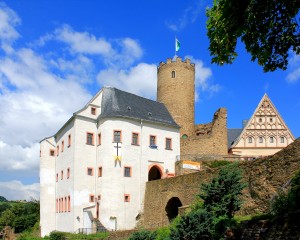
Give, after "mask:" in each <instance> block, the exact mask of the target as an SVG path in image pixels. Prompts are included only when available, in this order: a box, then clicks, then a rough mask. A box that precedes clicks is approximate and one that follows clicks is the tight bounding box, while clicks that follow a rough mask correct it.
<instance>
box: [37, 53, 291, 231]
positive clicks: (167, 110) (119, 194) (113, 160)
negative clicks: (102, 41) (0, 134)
mask: <svg viewBox="0 0 300 240" xmlns="http://www.w3.org/2000/svg"><path fill="white" fill-rule="evenodd" d="M157 77H158V79H157V101H152V100H149V99H145V98H142V97H140V96H137V95H134V94H131V93H127V92H124V91H122V90H119V89H116V88H111V87H104V88H103V89H101V90H100V91H99V92H98V93H97V94H96V95H95V96H94V97H93V98H92V99H91V100H90V102H88V103H87V104H86V105H85V106H84V107H83V108H82V109H80V110H79V111H77V112H75V113H74V114H73V116H72V117H71V118H70V119H69V120H68V121H67V122H66V123H65V124H64V125H63V126H62V127H61V128H60V129H59V130H58V131H57V133H56V134H55V135H54V136H51V137H48V138H45V139H43V140H42V141H41V142H40V146H41V153H40V154H41V156H40V203H41V210H40V213H41V219H40V226H41V235H42V236H45V235H48V234H49V233H50V232H51V231H53V230H59V231H66V232H76V231H84V232H91V231H93V229H95V228H96V227H97V228H103V227H104V228H106V229H108V230H120V229H132V228H134V227H135V226H136V223H137V221H138V219H139V217H140V215H141V213H142V211H143V203H144V198H145V185H146V182H147V181H151V180H156V179H161V178H170V177H174V176H175V174H176V171H175V162H176V161H177V160H179V159H191V156H192V155H209V154H210V155H222V156H225V155H228V148H230V149H231V151H230V153H232V154H237V153H238V152H237V151H235V149H236V148H237V147H240V145H238V142H239V141H240V140H241V139H242V137H239V136H238V134H236V135H234V134H232V131H230V130H228V129H227V112H226V109H224V108H220V109H219V110H217V111H216V113H215V114H214V116H213V120H212V122H211V123H208V124H198V125H195V120H194V113H195V103H194V98H195V66H194V64H193V63H191V62H190V60H189V59H186V60H184V61H182V59H181V58H176V60H175V61H172V60H171V59H167V61H166V63H163V62H162V63H160V64H159V66H158V69H157ZM272 109H273V110H274V111H273V112H272V114H273V115H274V114H275V113H276V111H275V107H273V105H272ZM264 119H266V118H264ZM279 120H280V121H279ZM258 121H259V120H258ZM264 121H265V120H264ZM274 121H276V122H278V124H277V125H276V127H278V126H279V125H280V126H281V128H282V129H281V130H282V131H283V130H284V129H287V127H286V125H285V124H284V122H283V120H282V118H274ZM252 122H253V121H252V120H250V121H249V124H251V123H252ZM279 123H281V124H279ZM251 126H252V125H250V128H251ZM253 126H254V128H251V129H252V130H251V131H252V134H253V135H252V136H255V139H256V138H257V137H258V139H259V136H262V135H263V134H268V127H266V128H265V129H264V131H261V129H256V126H258V124H257V125H255V124H254V125H253ZM271 126H272V125H271ZM247 129H248V128H247ZM271 129H272V131H273V130H274V129H273V128H272V127H271ZM258 130H259V131H260V135H259V134H254V132H255V131H258ZM235 132H238V131H235ZM245 132H246V130H245V131H243V133H245ZM273 132H274V131H273ZM284 133H285V135H284V136H288V134H290V135H289V136H290V137H289V138H286V139H289V140H288V141H285V143H284V144H281V145H278V146H280V147H281V148H282V147H284V146H286V145H287V144H288V143H289V142H291V141H292V140H293V136H292V135H291V133H290V132H289V131H285V132H284ZM247 136H248V135H247ZM270 136H271V135H270ZM272 136H275V135H272ZM234 137H235V138H234ZM276 137H278V138H280V137H281V135H280V132H277V135H276ZM232 139H233V140H232ZM228 140H232V141H233V142H236V143H237V144H233V145H231V144H230V146H229V145H228ZM273 140H274V139H273ZM228 146H229V147H228ZM276 146H277V145H276ZM278 146H277V147H278ZM254 147H257V146H256V145H255V146H254ZM260 147H261V146H260ZM238 154H239V153H238ZM247 154H249V152H248V153H247ZM239 156H241V155H240V154H239Z"/></svg>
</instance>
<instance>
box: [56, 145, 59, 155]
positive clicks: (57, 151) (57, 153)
mask: <svg viewBox="0 0 300 240" xmlns="http://www.w3.org/2000/svg"><path fill="white" fill-rule="evenodd" d="M56 155H57V156H58V155H59V146H57V147H56Z"/></svg>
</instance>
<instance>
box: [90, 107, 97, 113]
mask: <svg viewBox="0 0 300 240" xmlns="http://www.w3.org/2000/svg"><path fill="white" fill-rule="evenodd" d="M91 114H92V115H96V108H95V107H91Z"/></svg>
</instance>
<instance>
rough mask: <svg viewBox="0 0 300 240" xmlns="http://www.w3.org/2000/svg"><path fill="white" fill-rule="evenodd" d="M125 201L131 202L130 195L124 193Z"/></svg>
mask: <svg viewBox="0 0 300 240" xmlns="http://www.w3.org/2000/svg"><path fill="white" fill-rule="evenodd" d="M124 202H130V195H129V194H124Z"/></svg>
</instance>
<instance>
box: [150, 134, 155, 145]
mask: <svg viewBox="0 0 300 240" xmlns="http://www.w3.org/2000/svg"><path fill="white" fill-rule="evenodd" d="M150 146H156V136H154V135H150Z"/></svg>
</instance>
